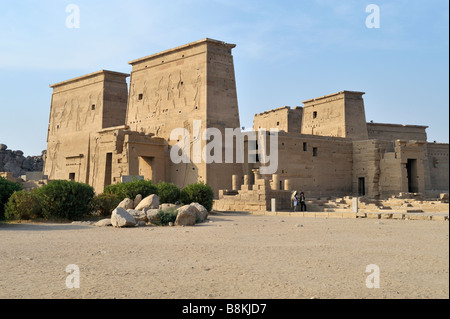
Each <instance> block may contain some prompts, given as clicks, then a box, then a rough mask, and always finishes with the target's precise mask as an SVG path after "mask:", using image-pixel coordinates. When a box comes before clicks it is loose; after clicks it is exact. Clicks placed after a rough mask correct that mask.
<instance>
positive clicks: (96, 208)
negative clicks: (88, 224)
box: [91, 193, 120, 216]
mask: <svg viewBox="0 0 450 319" xmlns="http://www.w3.org/2000/svg"><path fill="white" fill-rule="evenodd" d="M119 203H120V200H119V199H118V198H117V196H116V195H115V194H108V193H102V194H99V195H96V196H95V197H94V198H93V199H92V202H91V206H92V212H93V213H98V214H99V215H100V216H109V215H111V213H112V211H113V210H114V209H115V208H116V207H117V205H119Z"/></svg>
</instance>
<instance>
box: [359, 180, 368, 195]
mask: <svg viewBox="0 0 450 319" xmlns="http://www.w3.org/2000/svg"><path fill="white" fill-rule="evenodd" d="M365 195H366V180H365V178H364V177H360V178H358V196H365Z"/></svg>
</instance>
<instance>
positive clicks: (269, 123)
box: [253, 106, 303, 133]
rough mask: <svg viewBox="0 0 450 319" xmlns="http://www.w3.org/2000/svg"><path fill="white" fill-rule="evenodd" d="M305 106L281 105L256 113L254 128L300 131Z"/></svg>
mask: <svg viewBox="0 0 450 319" xmlns="http://www.w3.org/2000/svg"><path fill="white" fill-rule="evenodd" d="M302 115H303V108H302V107H298V106H297V107H295V108H293V109H291V108H290V107H289V106H284V107H280V108H277V109H274V110H270V111H266V112H263V113H259V114H255V117H254V120H253V130H254V131H257V130H258V129H265V130H267V131H269V130H270V129H278V131H284V132H291V133H300V131H301V126H302Z"/></svg>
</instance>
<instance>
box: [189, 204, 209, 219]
mask: <svg viewBox="0 0 450 319" xmlns="http://www.w3.org/2000/svg"><path fill="white" fill-rule="evenodd" d="M191 206H194V207H195V208H197V211H198V214H197V216H198V217H199V219H200V222H204V221H205V220H206V219H208V210H207V209H206V208H205V207H204V206H203V205H201V204H199V203H191Z"/></svg>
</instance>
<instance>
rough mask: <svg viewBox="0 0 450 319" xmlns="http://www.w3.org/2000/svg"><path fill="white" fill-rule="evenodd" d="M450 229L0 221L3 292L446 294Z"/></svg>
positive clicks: (387, 224) (289, 221) (383, 224)
mask: <svg viewBox="0 0 450 319" xmlns="http://www.w3.org/2000/svg"><path fill="white" fill-rule="evenodd" d="M448 235H449V224H448V221H422V220H373V219H332V218H330V219H327V218H308V217H296V216H287V217H280V216H255V215H246V214H233V213H215V214H210V216H209V220H208V221H206V222H205V223H202V224H198V225H196V226H192V227H157V226H141V227H133V228H113V227H96V226H90V225H86V224H84V223H74V224H54V223H19V224H4V223H3V224H0V242H1V243H2V244H1V246H0V298H6V299H10V298H12V299H22V298H32V299H35V298H39V299H47V298H63V299H65V298H70V299H84V298H101V299H103V298H108V299H109V298H125V299H131V298H133V299H136V298H137V299H141V298H150V299H229V298H233V299H248V298H249V299H311V298H321V299H337V298H345V299H360V298H363V299H374V298H376V299H379V298H389V299H391V298H396V299H397V298H400V299H409V298H449V237H448ZM70 264H74V265H77V266H78V268H79V270H80V274H79V275H80V276H79V278H80V287H79V288H71V289H69V288H67V286H66V279H67V277H68V276H69V275H70V274H69V273H68V272H66V267H67V266H68V265H70ZM371 264H375V265H377V266H378V267H379V271H380V272H379V278H380V287H379V288H368V287H367V286H366V279H367V277H368V276H370V275H371V274H373V273H370V272H367V273H366V267H367V266H368V265H371Z"/></svg>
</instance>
